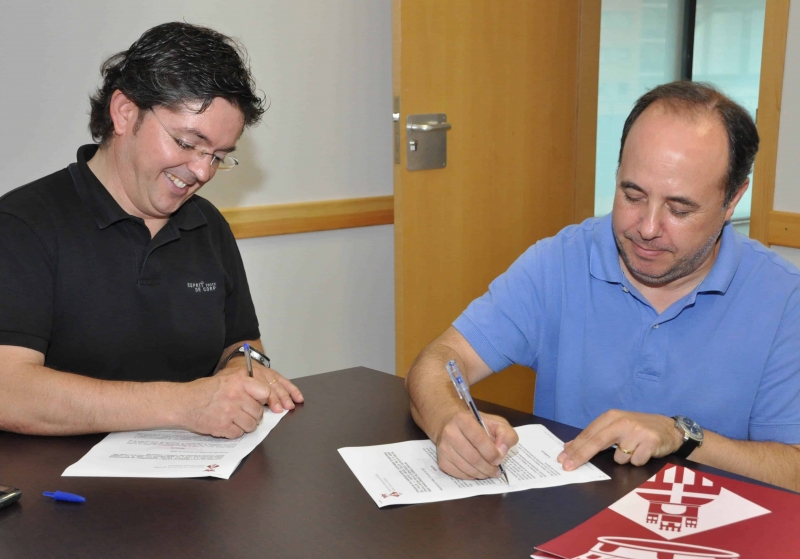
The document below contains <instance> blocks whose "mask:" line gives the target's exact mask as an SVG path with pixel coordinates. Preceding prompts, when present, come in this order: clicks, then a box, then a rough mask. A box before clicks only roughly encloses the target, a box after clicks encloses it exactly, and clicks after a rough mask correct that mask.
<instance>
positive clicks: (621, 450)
mask: <svg viewBox="0 0 800 559" xmlns="http://www.w3.org/2000/svg"><path fill="white" fill-rule="evenodd" d="M617 450H619V451H620V452H621V453H622V454H633V451H632V450H625V449H624V448H622V447H621V446H618V447H617Z"/></svg>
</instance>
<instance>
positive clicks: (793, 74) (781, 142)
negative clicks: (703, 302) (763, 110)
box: [772, 0, 800, 267]
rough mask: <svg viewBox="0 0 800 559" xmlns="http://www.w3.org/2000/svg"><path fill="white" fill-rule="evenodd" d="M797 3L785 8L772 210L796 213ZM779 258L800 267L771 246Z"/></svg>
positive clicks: (795, 255) (799, 200)
mask: <svg viewBox="0 0 800 559" xmlns="http://www.w3.org/2000/svg"><path fill="white" fill-rule="evenodd" d="M798 62H800V2H798V1H797V0H795V1H794V2H792V3H791V7H790V9H789V35H788V37H787V39H786V63H785V65H784V69H783V95H782V103H781V122H780V134H779V136H778V163H777V168H776V170H775V173H776V174H775V203H774V205H773V208H774V209H776V210H779V211H784V212H794V213H800V158H798V155H799V154H800V98H798V91H800V65H799V64H798ZM772 248H773V249H774V250H776V251H777V252H778V253H779V254H780V255H781V256H783V257H784V258H786V259H787V260H789V261H790V262H792V263H794V264H795V265H796V266H798V267H800V250H797V249H794V248H787V247H776V246H773V247H772Z"/></svg>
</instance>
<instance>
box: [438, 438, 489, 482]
mask: <svg viewBox="0 0 800 559" xmlns="http://www.w3.org/2000/svg"><path fill="white" fill-rule="evenodd" d="M465 446H466V445H465ZM442 450H443V452H444V456H445V458H446V459H447V460H449V461H450V463H451V464H452V465H453V466H455V467H456V468H457V469H458V471H460V472H462V473H464V474H465V475H466V476H467V478H466V479H486V478H488V477H493V476H494V475H495V472H496V471H497V467H496V466H492V465H491V464H489V463H488V462H486V461H484V460H482V459H481V458H480V455H479V454H478V453H477V452H476V451H475V449H472V452H471V453H470V452H469V451H465V449H464V448H461V449H456V448H454V447H448V445H444V446H443V448H442ZM465 454H466V455H468V456H469V457H465Z"/></svg>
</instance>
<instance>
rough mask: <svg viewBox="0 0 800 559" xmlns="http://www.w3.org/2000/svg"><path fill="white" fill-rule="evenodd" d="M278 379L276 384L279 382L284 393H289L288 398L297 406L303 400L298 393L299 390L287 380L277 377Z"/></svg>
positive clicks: (301, 394)
mask: <svg viewBox="0 0 800 559" xmlns="http://www.w3.org/2000/svg"><path fill="white" fill-rule="evenodd" d="M278 377H279V379H278V382H280V383H281V384H282V385H283V387H284V388H285V389H286V392H288V393H289V397H290V398H291V399H292V401H294V402H297V403H298V404H299V403H300V402H303V401H304V400H305V397H304V396H303V393H302V392H300V389H299V388H297V387H296V386H295V385H294V384H293V383H292V382H291V381H290V380H289V379H286V378H284V377H282V376H281V375H278Z"/></svg>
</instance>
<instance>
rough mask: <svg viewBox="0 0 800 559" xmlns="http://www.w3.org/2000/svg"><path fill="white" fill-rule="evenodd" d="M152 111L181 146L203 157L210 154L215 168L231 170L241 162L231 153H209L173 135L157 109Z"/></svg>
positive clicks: (210, 162) (210, 163)
mask: <svg viewBox="0 0 800 559" xmlns="http://www.w3.org/2000/svg"><path fill="white" fill-rule="evenodd" d="M150 112H151V113H153V116H154V117H156V120H157V121H158V123H159V124H160V125H161V128H163V129H164V132H166V133H167V134H168V135H169V137H170V138H172V139H173V140H174V141H175V143H176V144H178V147H179V148H181V149H183V150H190V149H193V150H195V151H197V153H199V154H200V156H201V157H205V156H207V155H210V156H211V161H209V163H208V164H209V165H210V166H211V167H213V168H214V169H217V170H219V171H230V170H231V169H233V168H234V167H236V166H237V165H238V164H239V160H238V159H236V158H235V157H233V156H231V155H229V154H225V155H217V154H216V153H209V152H207V151H203V149H202V148H200V147H197V146H194V145H192V144H190V143H188V142H186V141H184V140H181V139H180V138H177V137H175V136H173V134H172V132H170V131H169V130H168V129H167V127H166V126H164V123H163V122H161V119H160V118H158V115H157V114H156V112H155V110H153V109H150Z"/></svg>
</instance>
